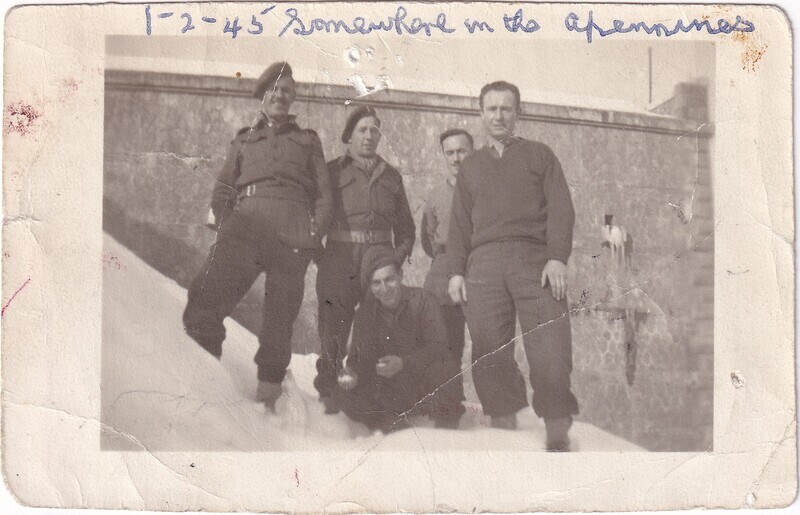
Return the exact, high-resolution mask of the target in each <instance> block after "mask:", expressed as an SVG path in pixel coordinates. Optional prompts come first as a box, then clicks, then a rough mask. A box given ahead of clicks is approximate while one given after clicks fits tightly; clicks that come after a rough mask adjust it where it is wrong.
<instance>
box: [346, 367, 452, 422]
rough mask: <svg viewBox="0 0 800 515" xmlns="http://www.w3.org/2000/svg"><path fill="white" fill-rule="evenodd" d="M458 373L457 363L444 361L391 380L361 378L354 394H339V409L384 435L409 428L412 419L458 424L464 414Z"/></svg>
mask: <svg viewBox="0 0 800 515" xmlns="http://www.w3.org/2000/svg"><path fill="white" fill-rule="evenodd" d="M460 371H461V367H460V366H459V364H458V363H456V362H455V361H454V360H452V359H447V360H436V361H434V362H432V363H429V364H428V365H427V366H426V367H425V368H424V369H423V370H405V369H404V370H402V371H400V372H399V373H398V374H397V375H396V376H395V377H393V378H391V379H385V378H381V377H377V376H372V377H370V378H360V379H359V384H358V385H357V386H356V387H355V388H354V389H353V390H351V391H347V392H341V393H340V395H341V399H342V402H341V405H342V408H343V411H344V412H345V413H346V414H347V416H348V417H350V418H351V419H353V420H355V421H357V422H361V423H362V424H364V425H366V426H367V427H369V428H370V429H372V430H376V429H380V430H381V431H384V432H390V431H394V430H397V429H402V428H404V427H408V417H409V416H413V415H430V416H431V417H432V418H433V419H434V420H443V421H444V420H452V419H456V420H457V419H458V418H460V417H461V415H463V414H464V411H465V409H464V406H463V405H462V404H461V401H462V393H461V388H460V387H461V376H460V375H458V374H459V373H460Z"/></svg>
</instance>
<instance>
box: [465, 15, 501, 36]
mask: <svg viewBox="0 0 800 515" xmlns="http://www.w3.org/2000/svg"><path fill="white" fill-rule="evenodd" d="M464 26H465V27H466V28H467V30H468V31H469V33H470V34H472V33H474V32H475V29H479V30H480V31H481V32H483V31H484V30H486V31H489V32H494V29H493V28H492V26H491V25H489V24H488V23H486V22H485V21H477V20H475V21H470V19H469V18H467V19H466V20H464Z"/></svg>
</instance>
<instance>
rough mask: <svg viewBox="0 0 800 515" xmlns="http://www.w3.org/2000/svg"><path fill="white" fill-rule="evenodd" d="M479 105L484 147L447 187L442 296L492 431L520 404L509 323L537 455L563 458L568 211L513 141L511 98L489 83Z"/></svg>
mask: <svg viewBox="0 0 800 515" xmlns="http://www.w3.org/2000/svg"><path fill="white" fill-rule="evenodd" d="M479 100H480V102H479V103H480V108H481V119H482V121H483V125H484V127H485V129H486V133H487V137H488V138H487V145H486V146H485V147H483V148H481V149H480V150H477V151H475V153H473V154H472V155H471V156H470V157H468V158H467V159H465V160H464V162H463V163H462V164H461V171H460V172H459V174H458V179H457V181H456V189H455V193H454V195H453V207H452V214H451V218H450V228H449V233H448V239H447V254H446V257H447V270H448V276H449V277H450V281H449V293H450V296H451V298H452V299H453V301H454V302H459V303H462V304H464V305H465V314H466V318H467V324H468V326H469V331H470V335H471V337H472V361H473V363H474V365H473V368H472V376H473V379H474V382H475V389H476V390H477V392H478V397H479V398H480V400H481V404H482V405H483V411H484V413H485V414H486V415H489V416H490V417H491V423H492V426H494V427H499V428H505V429H515V428H516V426H517V418H516V413H517V411H519V410H520V409H522V408H523V407H525V406H527V404H528V403H527V400H526V387H525V381H524V379H523V377H522V374H521V373H520V371H519V367H518V366H517V363H516V362H515V361H514V341H515V338H514V332H515V328H516V319H517V318H519V321H520V325H521V326H522V334H523V342H524V347H525V354H526V357H527V359H528V364H529V365H530V380H531V385H532V386H533V400H532V404H533V409H534V411H535V412H536V414H537V415H538V416H539V417H542V418H544V423H545V428H546V430H547V442H546V448H547V449H548V450H553V451H564V450H568V449H569V438H568V436H567V434H568V431H569V428H570V426H571V425H572V415H574V414H577V413H578V401H577V400H576V399H575V396H574V395H573V394H572V391H571V388H570V372H571V370H572V340H571V335H570V322H569V312H568V307H567V300H566V291H567V260H568V259H569V255H570V253H571V252H572V230H573V225H574V223H575V211H574V209H573V206H572V199H571V196H570V192H569V187H568V186H567V182H566V180H565V178H564V173H563V171H562V169H561V164H560V163H559V161H558V158H556V156H555V155H554V154H553V151H552V150H551V149H550V148H549V147H547V146H546V145H544V144H542V143H538V142H535V141H529V140H526V139H523V138H520V137H518V136H516V135H515V134H514V129H515V124H516V122H517V119H518V117H519V115H520V111H521V109H520V94H519V89H518V88H517V87H516V86H514V85H513V84H510V83H508V82H502V81H501V82H493V83H491V84H487V85H485V86H484V87H483V88H482V89H481V92H480V97H479Z"/></svg>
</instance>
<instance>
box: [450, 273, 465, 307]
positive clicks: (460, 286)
mask: <svg viewBox="0 0 800 515" xmlns="http://www.w3.org/2000/svg"><path fill="white" fill-rule="evenodd" d="M447 293H448V294H449V295H450V298H451V299H452V300H453V302H455V303H456V304H466V303H467V283H466V281H464V276H463V275H454V276H453V277H451V278H450V284H448V285H447Z"/></svg>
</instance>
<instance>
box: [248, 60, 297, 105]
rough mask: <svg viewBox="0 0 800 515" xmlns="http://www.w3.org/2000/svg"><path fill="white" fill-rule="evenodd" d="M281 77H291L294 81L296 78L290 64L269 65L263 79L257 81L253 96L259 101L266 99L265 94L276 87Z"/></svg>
mask: <svg viewBox="0 0 800 515" xmlns="http://www.w3.org/2000/svg"><path fill="white" fill-rule="evenodd" d="M281 77H289V78H290V79H292V81H294V77H292V67H291V66H289V63H287V62H285V61H279V62H277V63H272V64H271V65H269V68H267V69H266V70H264V73H262V74H261V77H259V78H258V80H257V81H256V89H255V91H253V96H254V97H255V98H257V99H259V100H261V99H262V98H264V94H265V93H266V92H267V90H268V89H272V88H273V87H274V86H275V82H277V80H278V79H279V78H281Z"/></svg>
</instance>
